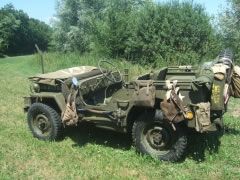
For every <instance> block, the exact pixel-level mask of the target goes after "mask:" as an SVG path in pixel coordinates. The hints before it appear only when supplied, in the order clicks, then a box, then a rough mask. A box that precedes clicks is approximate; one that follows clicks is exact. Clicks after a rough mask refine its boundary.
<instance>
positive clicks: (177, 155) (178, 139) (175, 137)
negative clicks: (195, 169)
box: [132, 115, 187, 162]
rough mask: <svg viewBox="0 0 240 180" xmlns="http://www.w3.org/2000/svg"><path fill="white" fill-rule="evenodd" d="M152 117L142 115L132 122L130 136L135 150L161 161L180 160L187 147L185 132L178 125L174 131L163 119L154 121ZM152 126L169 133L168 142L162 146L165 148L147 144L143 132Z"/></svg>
mask: <svg viewBox="0 0 240 180" xmlns="http://www.w3.org/2000/svg"><path fill="white" fill-rule="evenodd" d="M152 119H153V118H151V117H150V116H147V115H143V116H141V117H139V118H138V119H137V120H136V121H135V122H134V124H133V128H132V138H133V144H134V146H135V148H136V150H137V151H138V152H140V153H142V154H146V155H150V156H152V157H153V158H156V159H159V160H162V161H170V162H177V161H179V160H181V159H182V158H183V156H184V154H185V150H186V148H187V135H186V133H185V132H184V131H183V129H182V128H181V127H180V126H178V125H175V127H176V131H174V130H173V128H172V127H171V125H170V124H169V123H168V122H166V121H165V120H162V121H154V120H152ZM152 126H154V127H161V129H164V131H165V132H167V133H168V134H169V135H170V138H169V141H168V142H169V143H167V145H166V147H164V148H166V149H164V150H159V149H160V148H159V149H154V148H153V147H152V145H150V144H149V142H148V140H147V135H146V134H145V132H146V131H147V130H151V127H152ZM161 137H163V136H161Z"/></svg>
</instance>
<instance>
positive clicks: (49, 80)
mask: <svg viewBox="0 0 240 180" xmlns="http://www.w3.org/2000/svg"><path fill="white" fill-rule="evenodd" d="M94 70H98V69H97V68H96V67H94V66H79V67H72V68H68V69H62V70H58V71H55V72H51V73H46V74H39V75H36V76H33V77H30V78H29V79H30V80H32V81H37V82H38V83H43V84H50V85H55V81H56V79H60V80H64V79H68V78H71V77H75V76H79V75H82V74H85V73H89V72H91V71H94Z"/></svg>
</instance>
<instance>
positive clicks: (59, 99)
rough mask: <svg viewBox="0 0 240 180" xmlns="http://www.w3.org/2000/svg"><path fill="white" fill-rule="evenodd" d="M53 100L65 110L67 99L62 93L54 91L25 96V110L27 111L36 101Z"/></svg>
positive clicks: (58, 106) (60, 108) (61, 109)
mask: <svg viewBox="0 0 240 180" xmlns="http://www.w3.org/2000/svg"><path fill="white" fill-rule="evenodd" d="M49 101H53V102H54V103H56V105H57V108H58V109H59V110H60V111H61V112H63V111H65V108H66V101H65V98H64V96H63V94H62V93H52V92H43V93H34V94H31V95H30V96H29V97H24V111H25V112H26V111H27V110H28V108H29V107H30V106H31V105H32V104H33V103H35V102H42V103H45V102H49Z"/></svg>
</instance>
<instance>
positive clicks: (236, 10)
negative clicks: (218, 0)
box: [220, 0, 240, 62]
mask: <svg viewBox="0 0 240 180" xmlns="http://www.w3.org/2000/svg"><path fill="white" fill-rule="evenodd" d="M220 27H221V29H220V30H221V33H222V36H223V42H224V45H225V46H226V47H228V48H232V49H233V51H234V52H235V56H236V60H237V61H238V62H240V44H239V42H240V0H229V6H228V8H226V9H225V13H223V14H221V15H220Z"/></svg>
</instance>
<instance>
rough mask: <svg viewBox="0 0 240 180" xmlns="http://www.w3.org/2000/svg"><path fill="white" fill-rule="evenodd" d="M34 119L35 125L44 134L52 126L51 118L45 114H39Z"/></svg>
mask: <svg viewBox="0 0 240 180" xmlns="http://www.w3.org/2000/svg"><path fill="white" fill-rule="evenodd" d="M34 121H35V123H34V124H35V127H36V128H37V129H39V130H40V132H41V133H42V134H45V133H47V132H48V131H49V129H50V128H51V124H50V122H49V119H48V118H47V117H46V116H45V115H44V114H39V115H37V116H36V118H35V119H34Z"/></svg>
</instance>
